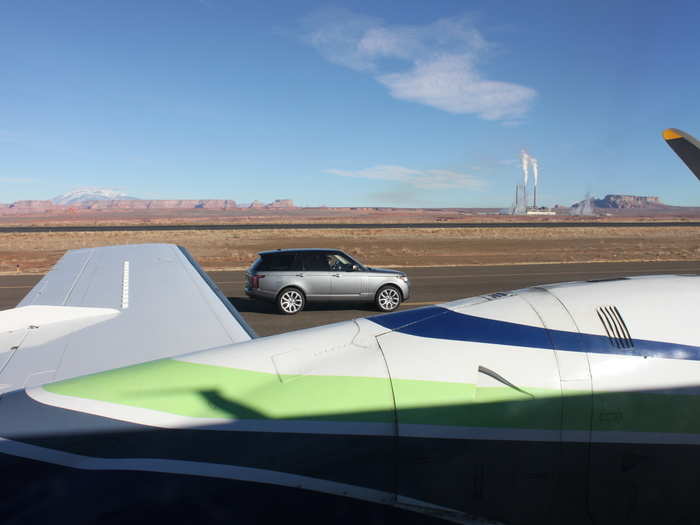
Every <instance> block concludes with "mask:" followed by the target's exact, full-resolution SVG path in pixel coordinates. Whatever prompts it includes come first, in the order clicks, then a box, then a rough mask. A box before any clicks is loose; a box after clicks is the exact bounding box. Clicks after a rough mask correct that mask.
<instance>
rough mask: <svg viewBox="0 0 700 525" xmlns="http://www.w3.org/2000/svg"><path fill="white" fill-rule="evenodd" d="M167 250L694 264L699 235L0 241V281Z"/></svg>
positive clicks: (664, 230)
mask: <svg viewBox="0 0 700 525" xmlns="http://www.w3.org/2000/svg"><path fill="white" fill-rule="evenodd" d="M153 242H166V243H175V244H180V245H182V246H185V247H186V248H187V249H188V250H189V251H190V252H191V253H192V254H193V255H194V257H195V258H196V259H197V260H198V261H199V262H200V264H202V266H203V267H204V268H205V269H207V270H222V269H240V268H245V267H247V266H248V265H249V264H250V263H251V262H252V261H253V260H254V259H255V257H256V253H257V252H259V251H261V250H269V249H276V248H300V247H322V248H325V247H327V248H340V249H342V250H345V251H347V252H349V253H350V254H352V255H354V256H356V257H357V258H358V259H359V260H360V261H362V262H363V263H365V264H368V265H371V266H390V267H401V266H433V265H436V266H451V265H472V264H483V265H496V264H532V263H561V262H564V263H574V262H593V261H600V262H604V261H676V260H686V261H692V260H697V261H700V227H698V228H696V227H682V228H678V227H657V228H653V227H649V228H645V227H636V228H625V227H612V228H611V227H608V228H596V227H590V228H522V229H521V228H512V229H490V228H454V229H439V228H436V229H409V228H405V229H403V228H401V229H353V230H337V229H335V230H334V229H328V230H301V229H299V230H237V231H216V230H198V231H174V232H168V231H165V232H80V233H21V234H0V273H15V272H16V269H17V265H19V269H20V271H21V272H22V273H43V272H46V271H47V270H48V269H49V268H51V266H52V265H53V264H54V263H55V262H56V261H57V260H58V259H59V258H60V257H61V256H62V255H63V253H64V252H65V251H66V250H70V249H76V248H87V247H93V246H104V245H114V244H135V243H153Z"/></svg>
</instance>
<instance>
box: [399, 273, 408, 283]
mask: <svg viewBox="0 0 700 525" xmlns="http://www.w3.org/2000/svg"><path fill="white" fill-rule="evenodd" d="M399 279H401V280H402V281H403V282H405V283H406V284H408V277H406V276H405V275H399Z"/></svg>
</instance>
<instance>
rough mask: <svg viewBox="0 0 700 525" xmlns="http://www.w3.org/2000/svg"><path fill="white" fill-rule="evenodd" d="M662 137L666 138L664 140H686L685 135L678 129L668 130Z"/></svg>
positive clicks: (664, 131)
mask: <svg viewBox="0 0 700 525" xmlns="http://www.w3.org/2000/svg"><path fill="white" fill-rule="evenodd" d="M661 135H662V136H663V137H664V140H674V139H682V138H684V136H685V133H683V132H682V131H681V130H679V129H676V128H668V129H665V130H663V132H662V133H661Z"/></svg>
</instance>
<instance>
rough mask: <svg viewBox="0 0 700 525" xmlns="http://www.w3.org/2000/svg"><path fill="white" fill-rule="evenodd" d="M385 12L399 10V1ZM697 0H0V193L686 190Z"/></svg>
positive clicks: (697, 125) (691, 189)
mask: <svg viewBox="0 0 700 525" xmlns="http://www.w3.org/2000/svg"><path fill="white" fill-rule="evenodd" d="M399 6H400V7H399ZM699 18H700V4H697V3H696V2H692V1H690V0H685V1H677V0H670V1H666V2H663V3H660V2H656V3H652V2H648V3H646V2H639V1H638V0H637V1H626V0H619V1H615V2H609V1H595V0H594V1H585V2H584V1H581V2H575V1H571V2H568V1H567V2H562V1H560V0H556V1H555V0H552V1H532V2H515V1H512V0H488V1H470V2H467V1H462V0H459V1H439V0H435V1H431V2H425V1H422V0H421V1H410V0H409V1H403V2H401V3H397V2H395V1H381V0H377V1H373V2H343V3H340V2H339V3H336V4H330V3H326V2H315V1H288V0H286V1H266V2H258V3H253V2H233V1H223V0H180V1H175V0H172V1H157V0H152V1H148V2H143V1H137V0H134V1H132V0H119V1H106V0H91V1H82V0H70V1H68V0H63V1H57V0H0V63H1V64H2V67H0V184H1V185H2V186H1V187H2V192H1V193H0V202H12V201H15V200H20V199H46V198H51V197H53V196H55V195H58V194H61V193H65V192H67V191H69V190H71V189H73V188H77V187H85V186H94V187H101V188H117V189H120V190H123V191H124V192H126V193H127V194H129V195H133V196H135V197H140V198H172V199H177V198H230V199H235V200H237V201H239V202H250V201H252V200H254V199H259V200H263V201H271V200H273V199H276V198H291V199H294V201H295V202H296V203H297V204H300V205H308V206H316V205H324V204H325V205H331V206H332V205H336V206H407V207H413V206H450V207H452V206H454V207H462V206H466V207H480V206H484V207H506V206H509V205H510V204H511V203H512V200H513V194H514V186H515V184H516V183H518V182H519V181H520V180H521V179H522V175H521V171H520V166H519V161H518V155H519V152H520V150H521V149H523V148H525V149H527V151H528V152H529V153H530V154H531V155H532V156H534V157H536V158H537V159H538V161H539V168H540V186H539V190H538V193H539V202H540V203H541V204H546V205H554V204H557V203H558V204H564V205H568V204H570V203H572V202H574V201H577V200H580V199H581V198H583V197H584V196H585V194H586V193H587V192H590V193H591V194H593V195H598V196H602V195H604V194H606V193H625V194H637V195H658V196H660V197H661V198H662V200H663V201H664V202H667V203H669V204H677V205H695V206H698V205H700V186H699V185H698V182H697V180H696V179H695V178H694V177H693V176H692V174H691V173H690V172H689V171H688V170H687V169H686V168H685V166H684V165H683V164H682V163H681V161H680V160H678V159H677V158H676V157H675V156H674V155H673V154H672V152H671V150H670V149H669V148H668V147H667V146H666V145H665V144H664V143H663V141H662V140H661V137H660V133H661V131H662V130H663V129H664V128H665V127H677V128H680V129H684V130H686V131H688V132H690V133H691V134H695V135H696V136H700V104H699V103H698V88H699V87H700V69H699V68H698V67H697V63H698V57H700V38H698V36H697V20H698V19H699Z"/></svg>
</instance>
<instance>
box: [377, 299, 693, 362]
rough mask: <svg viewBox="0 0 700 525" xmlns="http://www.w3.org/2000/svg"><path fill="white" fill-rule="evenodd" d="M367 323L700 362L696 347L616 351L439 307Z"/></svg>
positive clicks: (585, 337) (569, 335) (586, 338)
mask: <svg viewBox="0 0 700 525" xmlns="http://www.w3.org/2000/svg"><path fill="white" fill-rule="evenodd" d="M368 319H369V320H370V321H372V322H374V323H377V324H379V325H381V326H383V327H385V328H388V329H390V330H393V331H396V332H400V333H403V334H408V335H415V336H418V337H429V338H432V339H446V340H450V341H470V342H474V343H490V344H496V345H505V346H522V347H527V348H547V349H550V348H554V345H553V344H552V342H551V341H552V340H554V341H556V342H557V344H556V349H557V350H568V351H572V352H591V353H597V354H617V355H637V356H643V357H660V358H665V359H688V360H693V361H700V347H697V346H689V345H681V344H676V343H668V342H664V341H648V340H644V339H633V342H634V347H632V348H618V347H616V346H615V345H613V344H612V343H611V342H610V339H609V338H608V337H607V336H602V335H594V334H580V333H578V332H568V331H565V330H548V329H545V328H542V327H537V326H529V325H524V324H518V323H511V322H508V321H496V320H494V319H486V318H483V317H476V316H473V315H467V314H461V313H458V312H455V311H453V310H449V309H447V308H442V307H439V306H430V307H426V308H416V309H415V310H406V311H404V312H396V313H394V314H385V315H377V316H373V317H368ZM550 337H551V339H550Z"/></svg>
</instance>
